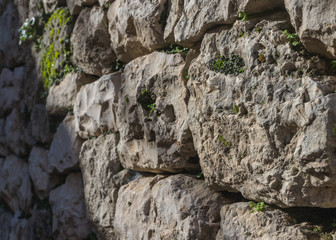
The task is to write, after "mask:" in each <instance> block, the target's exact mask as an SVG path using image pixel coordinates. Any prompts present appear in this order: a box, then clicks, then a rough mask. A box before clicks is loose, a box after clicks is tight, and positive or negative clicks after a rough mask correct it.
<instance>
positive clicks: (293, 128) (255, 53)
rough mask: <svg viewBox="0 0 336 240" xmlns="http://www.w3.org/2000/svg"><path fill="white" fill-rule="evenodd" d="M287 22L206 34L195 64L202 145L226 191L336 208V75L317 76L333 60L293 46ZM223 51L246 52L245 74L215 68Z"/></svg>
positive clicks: (192, 110) (194, 99)
mask: <svg viewBox="0 0 336 240" xmlns="http://www.w3.org/2000/svg"><path fill="white" fill-rule="evenodd" d="M284 24H285V22H269V23H268V22H267V21H262V22H260V23H258V24H257V25H256V26H255V28H254V29H253V30H252V29H251V31H249V32H245V31H246V29H244V26H248V23H247V24H245V23H242V22H238V23H237V24H235V26H234V27H233V28H232V29H231V30H224V31H222V32H221V33H218V34H208V35H206V36H205V38H204V40H203V44H202V47H201V54H200V56H199V57H198V58H197V59H195V60H194V61H193V63H192V64H191V67H190V68H189V75H190V80H189V82H188V87H189V90H190V95H191V96H190V101H189V104H188V110H189V118H188V119H189V125H190V129H191V131H192V134H193V139H194V143H195V148H196V149H197V152H198V154H199V157H200V163H201V166H202V170H203V173H204V175H205V177H206V179H207V181H208V182H209V183H210V184H211V185H213V186H216V187H218V189H226V190H230V191H239V192H241V193H242V194H243V196H244V197H246V198H249V199H256V200H257V199H259V200H264V201H266V202H268V203H272V204H277V205H281V206H319V207H335V206H336V201H335V198H334V192H335V188H336V184H335V183H336V181H335V177H334V176H335V172H336V169H335V166H336V164H335V159H336V158H335V151H334V149H335V147H336V143H335V140H336V136H335V135H334V134H333V128H334V123H335V119H336V111H335V108H334V107H333V106H335V104H336V94H335V93H334V89H335V87H336V85H335V84H336V78H335V77H323V76H319V77H309V71H310V69H311V67H312V65H314V67H313V68H315V69H318V68H320V69H321V71H322V70H323V65H324V64H325V63H323V60H322V59H318V60H317V61H315V62H314V61H313V60H312V59H310V58H308V59H305V56H302V55H300V54H299V53H297V52H295V51H293V49H291V47H290V44H289V43H288V42H287V40H286V36H285V35H284V34H283V33H282V31H281V30H277V29H279V28H280V29H281V28H282V27H283V26H284ZM258 28H260V29H262V31H256V30H255V29H258ZM241 32H245V33H244V37H238V35H239V33H241ZM218 55H223V56H225V57H227V58H229V57H232V56H233V55H240V56H241V57H242V58H243V60H244V61H245V67H244V71H245V72H244V73H240V74H239V71H238V70H237V71H236V72H235V74H237V75H234V74H231V75H230V74H229V75H224V74H221V73H217V72H214V71H211V70H210V69H209V66H210V62H211V61H212V60H213V59H216V56H218ZM260 59H261V60H260ZM313 59H314V58H313ZM231 60H232V58H231ZM223 64H224V63H223ZM231 64H234V62H232V61H231ZM289 66H290V67H291V68H289ZM300 69H301V70H303V72H304V73H303V75H304V76H303V77H300V76H299V75H300V71H298V70H300ZM240 70H241V69H240ZM240 72H241V71H240ZM251 186H253V187H251Z"/></svg>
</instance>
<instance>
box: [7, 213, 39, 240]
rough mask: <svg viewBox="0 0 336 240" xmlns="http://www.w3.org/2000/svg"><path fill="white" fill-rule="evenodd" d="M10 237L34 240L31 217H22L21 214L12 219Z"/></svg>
mask: <svg viewBox="0 0 336 240" xmlns="http://www.w3.org/2000/svg"><path fill="white" fill-rule="evenodd" d="M11 227H12V229H11V233H10V236H9V239H22V240H33V239H34V238H33V232H32V223H31V221H30V220H29V219H25V218H21V217H20V216H19V214H18V213H17V214H15V216H14V217H13V218H12V219H11Z"/></svg>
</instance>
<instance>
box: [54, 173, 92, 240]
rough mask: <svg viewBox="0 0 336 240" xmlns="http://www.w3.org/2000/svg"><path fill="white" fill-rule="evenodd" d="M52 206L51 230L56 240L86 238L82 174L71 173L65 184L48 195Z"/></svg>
mask: <svg viewBox="0 0 336 240" xmlns="http://www.w3.org/2000/svg"><path fill="white" fill-rule="evenodd" d="M49 202H50V205H51V208H52V213H53V217H52V232H53V237H54V239H56V240H64V239H69V240H76V239H84V238H87V237H88V235H89V232H90V226H89V224H88V220H87V218H86V211H85V201H84V192H83V183H82V175H81V174H80V173H71V174H70V175H68V177H67V179H66V182H65V184H63V185H61V186H60V187H58V188H56V189H54V190H52V191H51V192H50V195H49Z"/></svg>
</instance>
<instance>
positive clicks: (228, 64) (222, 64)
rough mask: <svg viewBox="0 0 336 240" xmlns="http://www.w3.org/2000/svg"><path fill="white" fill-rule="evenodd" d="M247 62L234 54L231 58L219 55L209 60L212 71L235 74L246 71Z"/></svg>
mask: <svg viewBox="0 0 336 240" xmlns="http://www.w3.org/2000/svg"><path fill="white" fill-rule="evenodd" d="M244 66H245V62H244V60H243V59H242V58H241V57H239V56H237V55H233V56H232V57H230V58H226V57H224V56H217V57H216V58H214V59H212V60H211V61H210V62H209V68H210V70H212V71H215V72H220V73H223V74H225V75H228V74H235V75H238V74H239V73H242V72H244Z"/></svg>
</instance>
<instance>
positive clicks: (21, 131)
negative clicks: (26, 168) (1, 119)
mask: <svg viewBox="0 0 336 240" xmlns="http://www.w3.org/2000/svg"><path fill="white" fill-rule="evenodd" d="M25 125H26V123H25V121H24V114H22V113H20V112H19V109H17V108H14V109H13V110H12V112H11V113H10V114H9V115H8V116H7V118H6V123H5V129H4V130H5V136H6V142H5V143H4V144H6V145H7V146H8V149H9V150H10V151H11V152H13V153H15V154H16V155H18V156H25V155H27V154H28V153H29V150H28V145H27V141H29V136H28V135H27V134H28V132H27V131H26V128H25Z"/></svg>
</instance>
